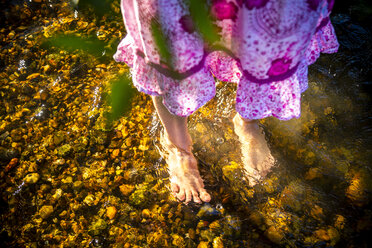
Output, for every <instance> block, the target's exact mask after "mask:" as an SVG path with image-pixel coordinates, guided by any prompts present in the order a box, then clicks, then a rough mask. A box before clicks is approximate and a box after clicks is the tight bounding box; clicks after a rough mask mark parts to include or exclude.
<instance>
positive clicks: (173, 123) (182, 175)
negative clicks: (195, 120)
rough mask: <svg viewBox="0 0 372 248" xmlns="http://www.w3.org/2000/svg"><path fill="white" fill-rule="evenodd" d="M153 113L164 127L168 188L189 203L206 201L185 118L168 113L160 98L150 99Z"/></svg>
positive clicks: (207, 196)
mask: <svg viewBox="0 0 372 248" xmlns="http://www.w3.org/2000/svg"><path fill="white" fill-rule="evenodd" d="M152 100H153V102H154V105H155V108H156V111H157V113H158V115H159V118H160V120H161V122H162V124H163V126H164V128H165V135H164V136H163V139H162V145H163V147H164V148H165V150H166V152H167V153H168V156H167V158H166V160H167V164H168V169H169V174H170V180H171V189H172V192H173V193H174V194H175V196H176V197H177V198H178V199H179V200H181V201H185V202H186V203H187V202H190V201H191V200H193V201H194V202H201V201H204V202H208V201H210V195H209V194H208V193H207V191H206V190H205V189H204V184H203V181H202V179H201V177H200V174H199V171H198V166H197V161H196V159H195V157H194V156H193V154H192V152H191V148H192V140H191V137H190V134H189V132H188V129H187V117H180V116H176V115H173V114H171V113H170V112H169V111H168V109H167V108H166V107H165V106H164V105H163V103H162V98H161V97H152Z"/></svg>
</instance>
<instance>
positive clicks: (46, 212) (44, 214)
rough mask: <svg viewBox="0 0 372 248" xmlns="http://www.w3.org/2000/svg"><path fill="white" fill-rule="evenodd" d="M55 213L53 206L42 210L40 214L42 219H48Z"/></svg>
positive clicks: (47, 206) (46, 206) (44, 207)
mask: <svg viewBox="0 0 372 248" xmlns="http://www.w3.org/2000/svg"><path fill="white" fill-rule="evenodd" d="M53 211H54V209H53V206H50V205H45V206H42V207H41V208H40V210H39V214H40V217H41V218H42V219H46V218H48V217H49V216H50V215H51V214H52V213H53Z"/></svg>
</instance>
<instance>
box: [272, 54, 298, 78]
mask: <svg viewBox="0 0 372 248" xmlns="http://www.w3.org/2000/svg"><path fill="white" fill-rule="evenodd" d="M291 62H292V60H291V59H286V58H281V59H276V60H274V61H273V62H271V67H270V69H269V71H268V72H267V75H269V76H279V75H282V74H284V73H286V72H287V71H288V69H289V66H290V65H291Z"/></svg>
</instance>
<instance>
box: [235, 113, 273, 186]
mask: <svg viewBox="0 0 372 248" xmlns="http://www.w3.org/2000/svg"><path fill="white" fill-rule="evenodd" d="M233 122H234V129H235V133H236V135H238V136H239V140H240V142H241V144H242V147H241V149H242V157H243V159H242V160H243V164H244V168H245V170H246V172H247V176H248V179H249V183H250V185H251V186H253V185H255V184H256V183H257V182H258V181H259V180H261V179H262V178H264V177H265V176H266V175H267V173H268V172H269V171H270V169H271V167H272V166H273V165H274V158H273V156H272V155H271V152H270V149H269V147H268V146H267V143H266V140H265V135H264V134H263V133H262V132H261V130H260V127H259V126H258V124H257V121H246V120H244V119H242V118H241V117H240V116H239V114H236V115H235V117H234V119H233Z"/></svg>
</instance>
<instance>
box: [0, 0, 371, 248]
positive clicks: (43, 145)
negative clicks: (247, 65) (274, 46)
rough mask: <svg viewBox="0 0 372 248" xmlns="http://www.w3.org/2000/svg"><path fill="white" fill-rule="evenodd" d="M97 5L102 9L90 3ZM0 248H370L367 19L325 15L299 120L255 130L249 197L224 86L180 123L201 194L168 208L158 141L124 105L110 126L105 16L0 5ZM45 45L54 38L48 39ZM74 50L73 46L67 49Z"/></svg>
mask: <svg viewBox="0 0 372 248" xmlns="http://www.w3.org/2000/svg"><path fill="white" fill-rule="evenodd" d="M102 3H104V4H102ZM0 4H1V6H2V11H1V14H0V45H1V48H0V49H1V50H0V101H1V103H0V188H1V191H0V192H1V193H0V196H1V197H0V247H198V248H204V247H213V248H216V247H218V248H221V247H370V246H371V245H372V244H371V243H370V241H369V239H368V236H369V235H370V233H371V228H372V222H371V219H372V208H371V192H372V179H371V175H372V171H371V161H372V153H371V148H372V147H371V146H372V140H371V139H372V138H371V137H372V135H371V134H372V113H371V112H372V108H371V97H372V75H371V64H372V33H371V32H372V27H371V25H370V23H372V20H371V16H372V15H371V14H372V6H371V4H370V3H369V2H368V1H362V0H360V1H353V2H352V3H350V2H345V1H344V2H341V1H337V0H336V4H335V7H334V11H333V14H332V18H331V19H332V23H333V24H334V27H335V30H336V34H337V37H338V39H339V42H340V49H339V52H338V53H336V54H323V55H321V57H320V58H319V59H318V61H317V62H316V63H315V64H314V65H312V66H310V68H309V89H308V90H307V91H306V92H305V93H304V94H303V102H302V115H301V118H299V119H294V120H290V121H278V120H276V119H274V118H267V119H264V120H262V121H261V125H262V127H263V128H264V130H265V134H266V139H267V141H268V144H269V146H270V149H271V151H272V153H273V156H274V157H275V160H276V162H275V167H274V169H273V170H272V171H271V172H270V173H269V174H268V175H267V177H266V178H265V179H263V180H262V181H261V182H259V183H257V184H256V185H255V186H253V187H250V186H249V184H248V181H247V178H246V177H245V174H244V172H243V169H242V159H241V151H240V144H239V140H238V137H237V136H236V135H235V133H234V131H233V124H232V121H231V119H232V117H233V116H234V115H235V110H234V99H235V91H236V88H235V85H233V84H228V83H222V82H219V83H217V94H216V97H215V99H213V100H212V101H211V102H209V103H208V104H207V105H206V106H204V107H203V108H201V109H200V110H199V111H197V112H196V113H195V114H194V115H193V116H192V117H191V118H190V120H189V126H190V133H191V135H192V138H193V140H194V147H193V150H194V153H195V156H196V157H197V159H198V164H199V167H200V170H201V175H202V177H203V179H204V182H205V184H206V188H207V190H208V191H209V192H210V193H211V195H212V201H211V202H210V203H208V204H202V205H198V204H189V205H184V204H182V203H180V202H178V201H176V199H175V198H174V197H173V196H171V195H170V194H169V178H168V173H167V169H166V163H165V161H164V159H162V158H161V156H160V155H159V151H158V150H159V149H160V150H161V146H160V144H159V134H160V132H161V131H162V127H161V125H160V123H159V119H158V118H157V116H156V113H155V112H154V109H153V107H152V103H151V101H150V98H149V97H148V96H146V95H143V94H140V93H138V92H136V91H135V90H133V89H132V90H133V94H134V95H133V98H132V99H131V102H129V103H127V105H128V106H127V107H128V108H127V109H129V110H128V111H127V112H126V113H125V114H124V116H123V117H122V118H120V119H119V120H117V121H114V122H113V123H112V124H108V122H107V118H108V116H109V112H110V107H109V106H108V101H107V99H109V97H110V94H111V86H110V85H111V83H112V82H113V81H115V80H116V79H117V78H118V77H120V76H123V75H128V74H129V68H128V67H127V66H126V65H124V64H119V63H116V62H114V61H113V60H112V54H113V53H114V52H115V49H116V46H117V44H118V42H119V41H120V39H121V38H123V37H124V36H125V30H124V26H123V24H122V17H121V14H120V9H119V1H108V0H106V1H104V0H102V1H80V3H79V4H77V3H76V4H74V3H73V2H71V3H70V2H67V1H54V0H53V1H43V0H38V1H35V0H34V1H22V0H18V1H5V0H0ZM55 37H57V38H55ZM76 37H78V38H76Z"/></svg>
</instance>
